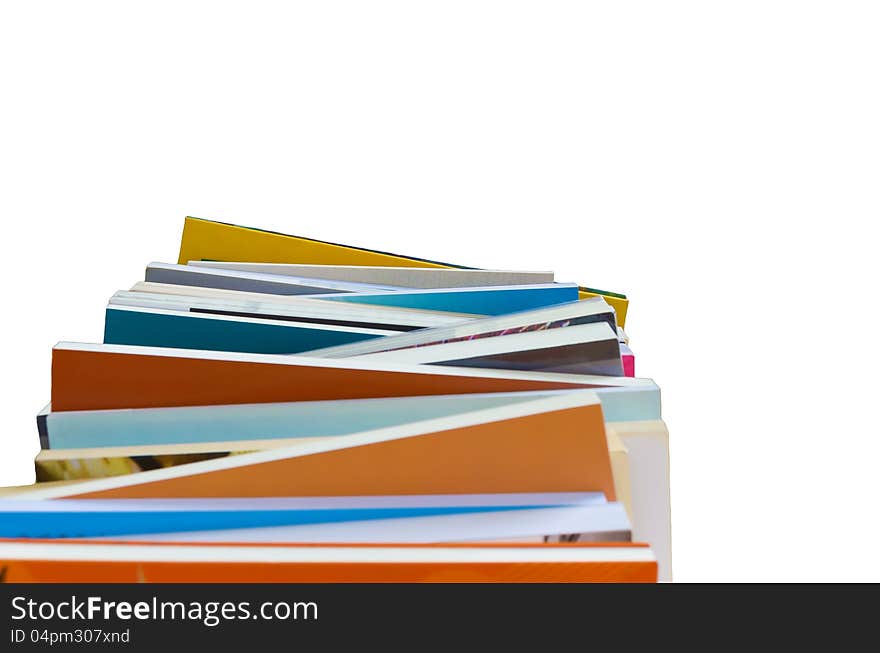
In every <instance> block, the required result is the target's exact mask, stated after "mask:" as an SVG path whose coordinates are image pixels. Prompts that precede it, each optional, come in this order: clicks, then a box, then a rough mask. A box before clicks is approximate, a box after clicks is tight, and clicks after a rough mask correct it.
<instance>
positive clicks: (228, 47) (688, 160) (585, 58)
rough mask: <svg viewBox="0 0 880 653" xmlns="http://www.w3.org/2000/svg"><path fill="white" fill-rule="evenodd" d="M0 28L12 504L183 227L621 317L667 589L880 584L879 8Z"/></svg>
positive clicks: (245, 13) (94, 10) (142, 11)
mask: <svg viewBox="0 0 880 653" xmlns="http://www.w3.org/2000/svg"><path fill="white" fill-rule="evenodd" d="M0 7H2V9H0V62H2V64H0V66H2V67H0V94H2V98H0V221H2V226H3V232H2V236H0V239H2V258H0V265H2V279H3V290H4V293H5V301H4V308H3V319H2V326H0V328H2V338H3V343H4V350H3V358H2V361H3V374H2V377H0V378H2V381H0V383H2V389H0V390H2V393H0V400H2V411H3V422H2V423H3V427H2V433H0V485H11V484H19V483H28V482H31V481H32V479H33V471H32V464H31V461H32V458H33V456H34V455H35V454H36V452H37V448H38V443H37V436H36V430H35V426H34V414H35V413H36V412H37V411H38V409H39V408H40V407H41V406H42V405H43V404H44V403H45V402H46V401H47V400H48V397H49V365H50V348H51V346H52V345H53V344H54V343H55V342H56V341H58V340H80V341H100V338H101V335H102V318H103V315H102V311H103V307H104V305H105V303H106V300H107V298H108V297H109V296H110V295H111V294H112V292H114V291H115V290H117V289H120V288H126V287H128V286H130V285H131V284H132V283H133V282H134V281H136V280H138V279H140V278H142V275H143V267H144V265H145V264H146V263H147V262H149V261H151V260H161V261H170V262H174V260H175V259H176V256H177V246H178V242H179V237H180V230H181V227H182V225H183V217H184V216H185V215H187V214H190V215H195V216H199V217H206V218H215V219H220V220H227V221H233V222H237V223H239V224H245V225H252V226H259V227H263V228H267V229H274V230H279V231H284V232H288V233H295V234H299V235H304V236H310V237H314V238H320V239H328V240H334V241H342V242H347V243H351V244H356V245H361V246H365V247H374V248H379V249H383V250H387V251H395V252H401V253H408V254H414V255H418V256H423V257H427V258H433V259H438V260H446V261H452V262H457V263H461V264H465V265H473V266H482V267H491V268H519V269H552V270H555V271H556V272H557V273H558V275H557V278H558V279H560V280H572V281H578V282H580V283H582V284H585V285H590V286H594V287H599V288H606V289H610V290H619V291H623V292H626V293H628V294H629V296H630V299H631V302H632V303H631V311H630V318H629V323H628V329H627V330H628V332H629V334H630V336H631V338H632V346H633V348H634V349H635V351H636V354H637V371H638V372H639V373H640V374H642V375H645V376H650V377H653V378H654V379H656V381H657V382H658V383H659V384H660V385H661V387H662V388H663V392H664V414H665V418H666V420H667V423H668V425H669V428H670V431H671V437H672V486H673V497H672V498H673V552H674V572H675V577H676V578H677V579H678V580H682V581H685V580H686V581H701V580H875V581H877V580H880V556H878V555H877V541H878V538H880V525H878V516H877V514H878V510H877V503H878V498H880V493H878V481H877V478H876V477H877V474H878V469H880V443H878V442H880V440H878V437H880V432H878V431H880V429H878V424H880V420H878V419H877V418H876V417H875V414H876V412H877V411H878V403H880V398H878V392H877V390H878V388H877V382H876V378H877V377H876V375H875V374H874V371H875V370H876V363H877V358H878V356H877V338H876V333H877V327H878V324H877V300H876V287H877V281H878V274H877V261H876V251H877V224H876V223H877V218H878V215H880V211H878V204H880V200H878V180H880V129H878V124H880V94H878V88H880V86H878V73H880V70H878V68H880V63H878V62H880V39H878V37H877V35H878V31H880V20H878V10H877V8H876V7H877V5H876V3H871V2H864V3H859V2H809V1H800V2H774V1H772V0H762V1H760V2H750V1H745V0H740V1H739V2H615V3H598V2H597V3H588V2H571V3H567V2H549V1H547V0H544V1H541V2H513V1H510V0H508V1H506V2H480V1H478V0H467V1H465V2H457V1H454V0H443V1H442V2H418V1H416V0H408V1H405V2H376V1H371V2H350V3H349V2H335V1H333V0H321V1H320V2H312V3H294V2H279V3H266V2H254V1H250V2H239V3H228V2H216V1H215V2H181V1H180V0H177V1H175V2H155V1H154V2H150V3H128V2H126V3H119V2H89V1H80V2H76V3H72V2H39V3H35V2H3V3H2V5H0Z"/></svg>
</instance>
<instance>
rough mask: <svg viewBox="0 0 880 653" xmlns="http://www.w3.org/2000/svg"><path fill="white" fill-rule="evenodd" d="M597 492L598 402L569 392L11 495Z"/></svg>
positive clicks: (606, 487)
mask: <svg viewBox="0 0 880 653" xmlns="http://www.w3.org/2000/svg"><path fill="white" fill-rule="evenodd" d="M510 492H603V493H604V494H605V496H606V497H607V498H608V499H609V500H610V501H614V500H615V492H614V477H613V475H612V471H611V460H610V456H609V453H608V443H607V438H606V435H605V423H604V420H603V415H602V407H601V405H600V404H599V399H598V397H597V396H596V393H595V392H592V391H590V390H576V391H572V392H565V393H559V394H556V393H554V394H552V395H550V396H545V397H542V398H539V399H535V400H531V401H525V402H522V403H518V404H513V405H508V406H503V407H495V408H487V409H482V410H475V411H472V412H466V413H461V414H458V415H452V416H447V417H440V418H435V419H430V420H424V421H419V422H412V423H408V424H402V425H398V426H392V427H387V428H381V429H375V430H369V431H363V432H361V433H355V434H351V435H341V436H336V437H333V438H322V439H320V440H313V441H311V442H306V443H302V444H292V445H289V446H285V447H282V448H278V449H274V448H273V449H267V450H263V451H255V452H253V453H245V454H239V455H236V456H231V457H226V458H216V459H212V460H205V461H201V462H194V463H189V464H186V465H179V466H175V467H167V468H163V469H155V470H150V471H144V472H139V473H136V474H129V475H125V476H113V477H109V478H102V479H95V480H92V481H86V482H83V483H79V484H76V485H70V486H60V487H53V488H47V489H45V490H44V489H40V488H39V487H38V488H37V489H35V490H33V491H31V492H28V493H26V494H22V495H19V497H18V498H35V499H39V498H47V499H48V498H51V499H54V498H63V497H78V498H197V497H201V498H208V497H290V496H297V497H313V496H372V495H411V494H493V493H510Z"/></svg>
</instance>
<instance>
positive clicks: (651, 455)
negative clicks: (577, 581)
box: [607, 419, 672, 580]
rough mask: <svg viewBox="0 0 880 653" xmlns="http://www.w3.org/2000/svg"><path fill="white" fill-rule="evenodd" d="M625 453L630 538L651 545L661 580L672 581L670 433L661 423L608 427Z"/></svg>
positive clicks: (634, 422) (646, 422) (652, 422)
mask: <svg viewBox="0 0 880 653" xmlns="http://www.w3.org/2000/svg"><path fill="white" fill-rule="evenodd" d="M607 429H608V430H609V431H611V432H613V434H614V435H616V436H617V437H619V438H620V440H621V442H622V443H623V444H624V446H625V447H626V449H627V452H628V454H629V455H628V463H629V473H630V492H631V502H632V513H631V517H632V523H633V538H634V539H636V540H638V541H641V542H650V544H651V549H652V550H653V551H654V554H655V555H656V556H657V560H658V564H659V569H660V571H659V574H660V579H661V580H671V579H672V531H671V522H672V514H671V503H670V481H669V431H668V430H667V429H666V425H665V424H664V423H663V422H662V421H661V420H660V419H653V420H636V421H631V422H615V423H609V424H607Z"/></svg>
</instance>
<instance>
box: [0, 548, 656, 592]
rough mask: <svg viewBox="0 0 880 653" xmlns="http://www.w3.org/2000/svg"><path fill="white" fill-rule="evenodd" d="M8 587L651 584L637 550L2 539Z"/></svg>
mask: <svg viewBox="0 0 880 653" xmlns="http://www.w3.org/2000/svg"><path fill="white" fill-rule="evenodd" d="M0 574H2V577H3V578H4V579H5V581H6V582H11V583H137V582H146V583H593V582H614V583H621V582H636V583H653V582H656V580H657V563H656V561H655V560H654V556H653V554H652V553H651V550H650V548H648V546H647V545H645V544H630V543H625V544H531V545H529V544H467V545H465V544H461V545H455V544H442V545H437V544H387V545H385V544H375V545H374V544H346V545H332V544H315V545H308V544H296V545H289V544H282V545H271V544H259V545H252V544H224V543H216V544H207V545H205V544H199V545H194V544H178V543H156V544H152V543H151V544H133V543H124V542H94V541H91V542H89V541H75V540H73V541H71V540H62V541H59V540H48V541H47V540H29V541H26V540H0Z"/></svg>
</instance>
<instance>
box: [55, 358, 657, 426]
mask: <svg viewBox="0 0 880 653" xmlns="http://www.w3.org/2000/svg"><path fill="white" fill-rule="evenodd" d="M650 385H652V382H651V381H647V380H643V379H630V378H627V377H606V376H588V375H577V374H553V373H546V372H515V371H508V370H490V369H475V368H458V367H446V366H427V365H398V364H391V363H371V362H368V361H354V360H349V359H342V360H335V359H326V358H309V357H306V356H299V355H292V356H287V355H278V354H250V353H240V352H222V351H203V350H195V349H172V348H165V347H141V346H136V345H104V344H88V343H58V344H57V345H56V346H55V347H54V348H53V350H52V396H51V404H52V409H53V410H55V411H65V410H101V409H113V408H153V407H160V406H198V405H219V404H252V403H277V402H285V401H321V400H330V399H368V398H371V397H400V396H425V395H442V394H471V393H475V392H476V393H485V392H516V391H525V390H565V389H568V390H571V389H577V388H590V387H639V386H643V387H644V386H650Z"/></svg>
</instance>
